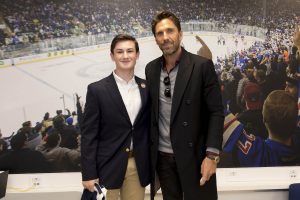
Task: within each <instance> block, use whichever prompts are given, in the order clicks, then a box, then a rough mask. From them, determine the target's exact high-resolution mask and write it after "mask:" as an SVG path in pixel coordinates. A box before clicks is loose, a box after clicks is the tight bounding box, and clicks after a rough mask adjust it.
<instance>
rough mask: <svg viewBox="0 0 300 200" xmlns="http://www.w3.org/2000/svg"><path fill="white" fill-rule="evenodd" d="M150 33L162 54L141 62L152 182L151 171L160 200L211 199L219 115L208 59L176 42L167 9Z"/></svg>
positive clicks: (176, 27) (178, 34) (176, 25)
mask: <svg viewBox="0 0 300 200" xmlns="http://www.w3.org/2000/svg"><path fill="white" fill-rule="evenodd" d="M152 32H153V34H154V37H155V40H156V43H157V45H158V46H159V48H160V49H161V50H162V53H163V56H161V57H159V58H157V59H155V60H153V61H151V62H150V63H148V64H147V66H146V79H147V83H148V87H149V88H150V95H151V98H152V110H151V112H152V115H151V141H152V145H151V159H152V164H153V165H152V177H153V179H152V181H153V182H152V183H155V180H154V179H155V178H154V177H155V175H154V174H155V171H156V172H157V174H158V177H159V182H160V185H161V189H162V194H163V199H164V200H182V199H185V200H199V199H201V200H214V199H217V187H216V175H215V172H216V167H217V163H218V160H219V152H220V150H221V145H222V134H223V122H224V115H223V106H222V100H221V92H220V86H219V83H218V79H217V75H216V73H215V70H214V66H213V63H212V61H211V60H208V59H205V58H203V57H201V56H198V55H194V54H191V53H189V52H187V51H186V50H185V49H184V48H183V47H181V46H180V43H181V40H182V37H183V36H182V34H183V33H182V31H181V27H180V22H179V19H178V18H177V17H176V16H175V15H174V14H173V13H171V12H168V11H163V12H161V13H159V14H158V15H156V17H155V18H154V19H153V21H152ZM152 188H153V187H152ZM152 198H153V193H152Z"/></svg>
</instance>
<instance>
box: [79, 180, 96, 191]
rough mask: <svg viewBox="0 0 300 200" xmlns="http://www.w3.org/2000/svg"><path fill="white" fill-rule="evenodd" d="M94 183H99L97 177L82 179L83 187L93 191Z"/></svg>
mask: <svg viewBox="0 0 300 200" xmlns="http://www.w3.org/2000/svg"><path fill="white" fill-rule="evenodd" d="M95 183H99V179H94V180H89V181H82V185H83V187H84V188H85V189H87V190H89V191H90V192H94V191H95V188H94V187H95Z"/></svg>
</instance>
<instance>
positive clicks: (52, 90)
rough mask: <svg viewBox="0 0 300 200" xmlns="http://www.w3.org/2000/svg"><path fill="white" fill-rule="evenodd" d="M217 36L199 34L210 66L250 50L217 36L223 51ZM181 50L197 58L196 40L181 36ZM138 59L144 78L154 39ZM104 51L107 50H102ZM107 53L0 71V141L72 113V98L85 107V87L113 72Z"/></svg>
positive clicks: (249, 41)
mask: <svg viewBox="0 0 300 200" xmlns="http://www.w3.org/2000/svg"><path fill="white" fill-rule="evenodd" d="M219 34H220V33H204V32H202V33H199V34H198V35H200V36H201V38H202V39H203V40H204V41H205V42H206V43H207V45H208V46H209V48H210V49H211V51H212V54H213V60H214V61H215V60H216V58H217V56H219V57H224V56H225V55H226V54H229V53H230V52H232V51H234V50H237V49H238V50H241V49H245V48H247V47H249V46H251V45H252V44H253V42H254V41H255V40H259V39H257V38H253V37H245V42H242V41H241V40H240V39H239V42H238V45H236V44H235V43H234V39H233V36H232V35H229V34H224V33H222V35H223V36H224V37H225V39H226V45H225V46H223V45H218V44H217V37H218V35H219ZM183 38H184V39H183V46H184V47H185V48H186V49H187V50H188V51H190V52H192V53H196V52H197V50H198V49H199V48H200V47H201V45H200V43H199V42H197V41H196V39H195V34H192V33H185V34H184V37H183ZM139 45H140V58H139V60H138V62H137V66H136V70H135V72H136V75H137V76H140V77H142V78H144V77H145V75H144V69H145V66H146V64H147V63H148V62H149V61H151V60H152V59H154V58H156V57H158V56H161V51H160V50H159V48H158V47H157V45H156V44H155V41H154V38H153V39H150V40H140V41H139ZM106 46H108V45H106ZM109 54H110V51H109V47H106V48H103V49H101V50H99V51H97V52H86V53H83V54H78V55H72V56H67V57H62V58H55V59H52V60H46V61H38V62H32V63H29V64H22V65H16V66H11V67H6V68H1V69H0V91H1V98H0V105H1V108H0V129H1V132H2V134H3V136H8V135H10V134H11V133H12V132H14V131H17V130H18V129H19V128H20V127H21V124H22V123H23V122H24V121H27V120H31V122H32V124H33V125H35V123H36V122H40V121H41V120H42V119H43V116H44V114H45V113H46V112H49V113H50V117H53V116H54V115H55V111H56V110H59V109H61V110H63V109H64V107H65V108H68V109H69V110H70V111H71V112H72V111H74V110H75V98H74V93H78V94H79V96H81V101H82V104H84V102H85V94H86V88H87V85H88V84H89V83H91V82H94V81H97V80H99V79H102V78H104V77H106V76H108V75H109V74H110V73H111V72H112V70H113V69H114V63H113V62H112V61H111V59H110V55H109Z"/></svg>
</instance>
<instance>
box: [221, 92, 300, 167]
mask: <svg viewBox="0 0 300 200" xmlns="http://www.w3.org/2000/svg"><path fill="white" fill-rule="evenodd" d="M262 114H263V120H264V123H265V125H266V128H267V130H268V135H269V136H268V139H266V140H263V139H262V138H260V137H256V136H255V135H253V134H251V133H247V132H246V131H245V130H244V126H243V124H241V123H240V122H238V121H237V120H235V119H234V118H232V120H225V121H226V122H228V124H229V125H228V124H227V125H226V124H225V125H226V127H225V129H226V130H225V133H224V138H228V140H225V143H224V144H225V146H224V152H225V153H227V154H228V153H229V154H231V155H232V158H231V159H232V162H233V166H235V167H236V166H240V167H268V166H292V165H299V164H300V154H299V151H297V150H296V147H295V146H294V145H293V141H292V135H293V134H294V131H293V130H295V127H296V120H297V103H296V102H295V100H294V98H293V97H292V96H291V95H290V94H289V93H288V92H286V91H283V90H276V91H273V92H271V93H270V94H269V96H268V97H267V99H266V100H265V103H264V105H263V111H262ZM228 117H229V118H230V117H232V116H228ZM298 149H299V148H298ZM220 166H221V165H220Z"/></svg>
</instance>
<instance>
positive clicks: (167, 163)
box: [157, 152, 183, 200]
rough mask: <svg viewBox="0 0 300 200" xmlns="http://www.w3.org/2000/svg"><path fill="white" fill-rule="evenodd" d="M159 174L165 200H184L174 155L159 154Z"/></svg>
mask: <svg viewBox="0 0 300 200" xmlns="http://www.w3.org/2000/svg"><path fill="white" fill-rule="evenodd" d="M157 173H158V177H159V182H160V186H161V191H162V195H163V199H164V200H183V191H182V187H181V184H180V179H179V174H178V172H177V166H176V162H175V157H174V155H173V154H169V153H163V152H158V157H157Z"/></svg>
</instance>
